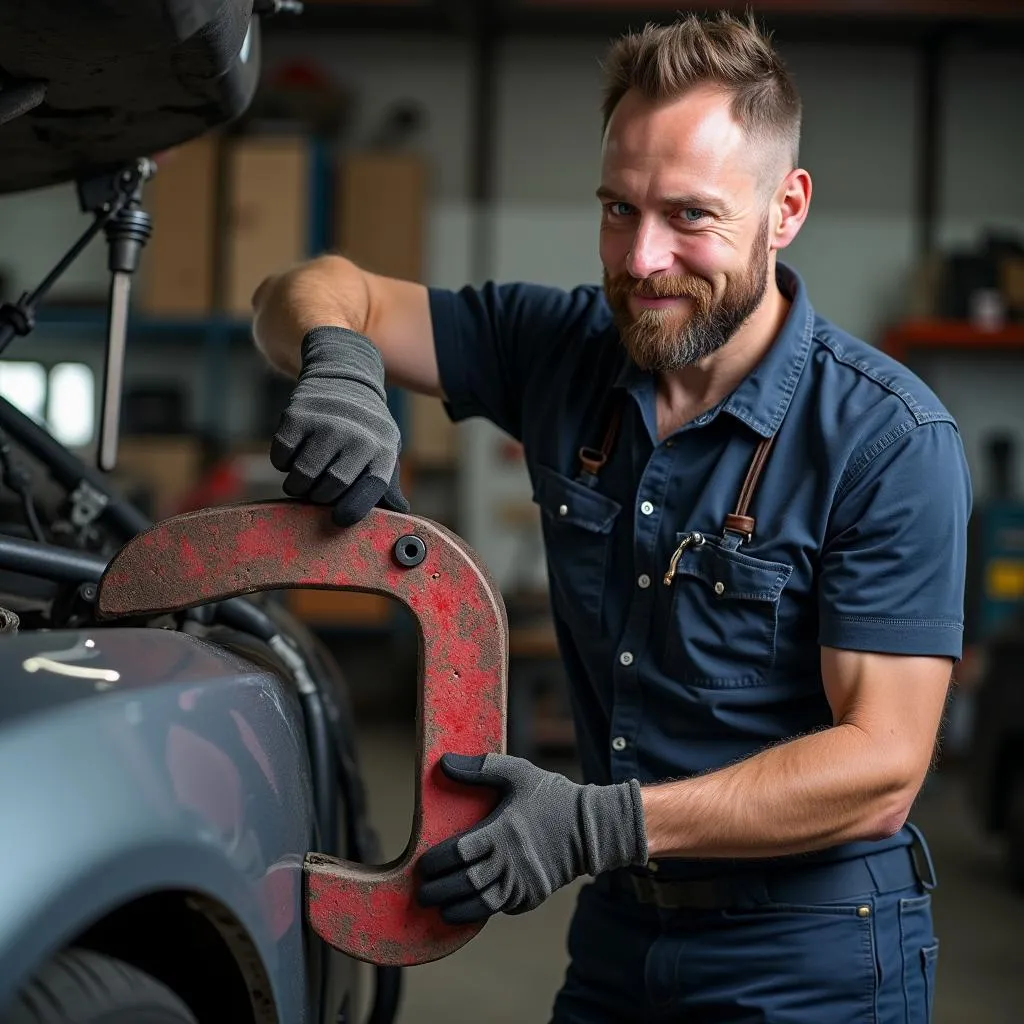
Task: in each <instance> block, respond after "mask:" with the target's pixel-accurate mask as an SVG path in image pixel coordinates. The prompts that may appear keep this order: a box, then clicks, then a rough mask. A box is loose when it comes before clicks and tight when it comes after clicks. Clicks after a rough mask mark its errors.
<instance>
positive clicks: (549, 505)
mask: <svg viewBox="0 0 1024 1024" xmlns="http://www.w3.org/2000/svg"><path fill="white" fill-rule="evenodd" d="M533 500H534V501H535V502H536V503H537V504H538V505H539V506H540V507H541V508H542V509H543V510H544V512H545V513H546V514H547V515H549V516H551V518H552V519H553V520H555V521H556V522H559V523H568V524H569V525H571V526H580V527H582V528H583V529H584V530H590V531H592V532H594V533H609V532H611V528H612V525H613V524H614V523H615V518H616V516H618V514H619V512H621V511H622V506H621V505H620V504H619V503H618V502H617V501H615V500H614V499H613V498H609V497H608V496H607V495H604V494H601V493H600V492H599V491H595V490H592V489H591V488H590V487H587V486H586V484H581V483H577V482H576V481H575V480H570V479H569V478H568V477H567V476H562V475H561V473H556V472H555V471H554V470H553V469H548V467H547V466H537V467H536V470H535V473H534V480H533Z"/></svg>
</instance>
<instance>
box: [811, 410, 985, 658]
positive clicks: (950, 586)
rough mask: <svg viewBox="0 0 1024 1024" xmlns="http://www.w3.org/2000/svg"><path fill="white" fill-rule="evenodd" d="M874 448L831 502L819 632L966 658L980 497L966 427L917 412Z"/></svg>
mask: <svg viewBox="0 0 1024 1024" xmlns="http://www.w3.org/2000/svg"><path fill="white" fill-rule="evenodd" d="M871 451H876V452H877V454H875V455H874V456H873V458H871V459H870V461H869V462H868V463H867V465H866V468H864V469H863V470H862V471H860V472H859V473H858V474H857V475H856V477H855V478H854V479H852V480H851V481H849V482H847V483H845V484H843V485H842V486H841V489H840V492H839V494H838V495H837V498H836V501H835V503H834V507H833V510H832V517H831V523H830V529H829V533H828V539H827V540H826V544H825V548H824V550H823V552H822V560H821V579H820V588H819V595H820V596H819V601H820V607H819V622H820V633H819V642H820V643H821V645H822V646H827V647H836V648H847V649H851V650H860V651H875V652H879V653H886V654H908V655H946V656H949V657H951V658H954V659H958V658H960V656H961V654H962V650H963V625H964V586H965V576H966V562H967V524H968V519H969V518H970V513H971V501H972V495H971V483H970V476H969V473H968V469H967V461H966V458H965V455H964V451H963V445H962V442H961V438H960V434H959V432H958V431H957V429H956V427H955V425H954V424H953V423H951V422H949V421H948V420H947V421H935V422H928V423H923V424H917V423H916V422H915V423H914V424H912V425H910V426H909V427H908V428H907V429H906V430H904V431H902V432H901V430H900V429H896V430H894V431H892V432H891V434H890V435H888V436H887V437H886V438H883V439H881V440H879V441H878V442H876V443H875V444H874V445H873V446H872V449H871Z"/></svg>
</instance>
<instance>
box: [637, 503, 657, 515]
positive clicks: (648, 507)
mask: <svg viewBox="0 0 1024 1024" xmlns="http://www.w3.org/2000/svg"><path fill="white" fill-rule="evenodd" d="M640 511H641V512H643V514H644V515H645V516H649V515H650V514H651V513H652V512H653V511H654V506H653V505H652V504H651V503H650V502H649V501H645V502H644V503H643V504H642V505H641V506H640Z"/></svg>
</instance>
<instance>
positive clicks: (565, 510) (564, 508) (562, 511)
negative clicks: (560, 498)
mask: <svg viewBox="0 0 1024 1024" xmlns="http://www.w3.org/2000/svg"><path fill="white" fill-rule="evenodd" d="M558 514H559V515H560V516H567V515H568V514H569V506H568V505H559V506H558Z"/></svg>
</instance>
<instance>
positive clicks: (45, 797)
mask: <svg viewBox="0 0 1024 1024" xmlns="http://www.w3.org/2000/svg"><path fill="white" fill-rule="evenodd" d="M69 652H70V653H69ZM76 672H77V673H78V674H77V675H76V674H75V673H76ZM83 673H84V674H83ZM115 677H116V678H115ZM4 693H6V695H7V697H6V700H5V698H4V696H3V694H4ZM0 814H2V820H3V827H2V829H0V878H2V879H3V883H2V884H0V1006H2V1005H4V1004H5V1003H6V1002H7V1001H9V1000H10V999H11V998H12V996H13V995H14V993H15V992H16V991H17V989H18V987H19V986H20V985H21V984H22V983H23V982H24V981H25V980H26V979H27V978H28V977H29V976H30V975H31V973H32V972H33V971H34V970H35V969H37V968H38V966H39V965H40V964H42V963H43V962H45V961H46V960H47V959H48V958H49V957H50V956H51V955H52V954H53V952H54V951H56V950H58V949H60V948H61V947H62V946H64V945H66V944H67V943H69V942H71V941H73V939H74V938H75V937H76V935H78V934H80V933H81V932H82V931H83V930H84V929H85V928H87V927H88V926H90V925H91V924H92V923H94V922H95V921H97V920H98V919H100V918H102V917H103V916H105V915H106V914H107V913H109V912H110V911H112V910H113V909H115V908H117V907H119V906H122V905H124V904H125V903H127V902H129V901H131V900H133V899H135V898H137V897H139V896H142V895H146V894H150V893H154V892H160V891H172V890H174V891H186V892H192V893H197V894H202V895H205V896H207V897H209V898H210V899H211V900H213V901H215V902H216V903H219V904H220V905H221V906H223V907H224V908H226V909H227V910H228V911H229V912H230V914H231V915H233V916H234V917H235V918H236V919H237V921H238V922H240V923H241V925H242V926H243V927H244V929H245V931H246V933H247V935H248V937H249V940H250V941H251V943H252V945H253V947H254V948H255V949H256V950H257V951H258V955H259V958H260V960H261V962H262V965H263V967H264V969H265V971H266V974H267V979H268V981H269V985H270V988H271V992H272V995H273V999H274V1002H275V1003H276V1007H277V1013H278V1017H279V1019H281V1020H287V1021H289V1022H291V1021H296V1022H298V1021H304V1020H306V1015H305V1009H304V1007H305V1002H306V996H305V968H306V962H305V949H304V941H303V932H304V926H305V925H304V914H303V904H302V864H303V857H304V854H305V853H306V851H307V850H308V849H310V844H311V843H313V842H315V838H314V837H315V826H314V819H313V803H312V791H311V781H310V774H309V767H308V762H307V758H306V754H305V737H304V733H303V729H302V717H301V708H300V706H299V704H298V702H297V700H296V699H295V696H294V694H293V693H292V692H291V691H290V690H289V689H288V687H287V686H286V685H285V684H284V683H283V682H282V681H281V679H280V678H279V677H278V676H277V675H276V674H275V673H273V672H272V671H270V670H268V669H266V668H263V667H261V666H259V665H256V664H255V663H253V662H251V661H247V660H246V659H244V658H242V657H240V656H238V655H235V654H233V653H231V652H229V651H227V650H225V649H223V648H221V647H218V646H217V645H214V644H210V643H206V642H203V641H201V640H197V639H195V638H193V637H191V636H188V635H185V634H182V633H178V632H174V631H171V630H158V629H142V628H139V629H104V630H93V631H89V632H87V631H74V630H72V631H61V632H53V633H23V634H21V635H18V636H15V637H9V638H4V639H3V641H2V642H0Z"/></svg>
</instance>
